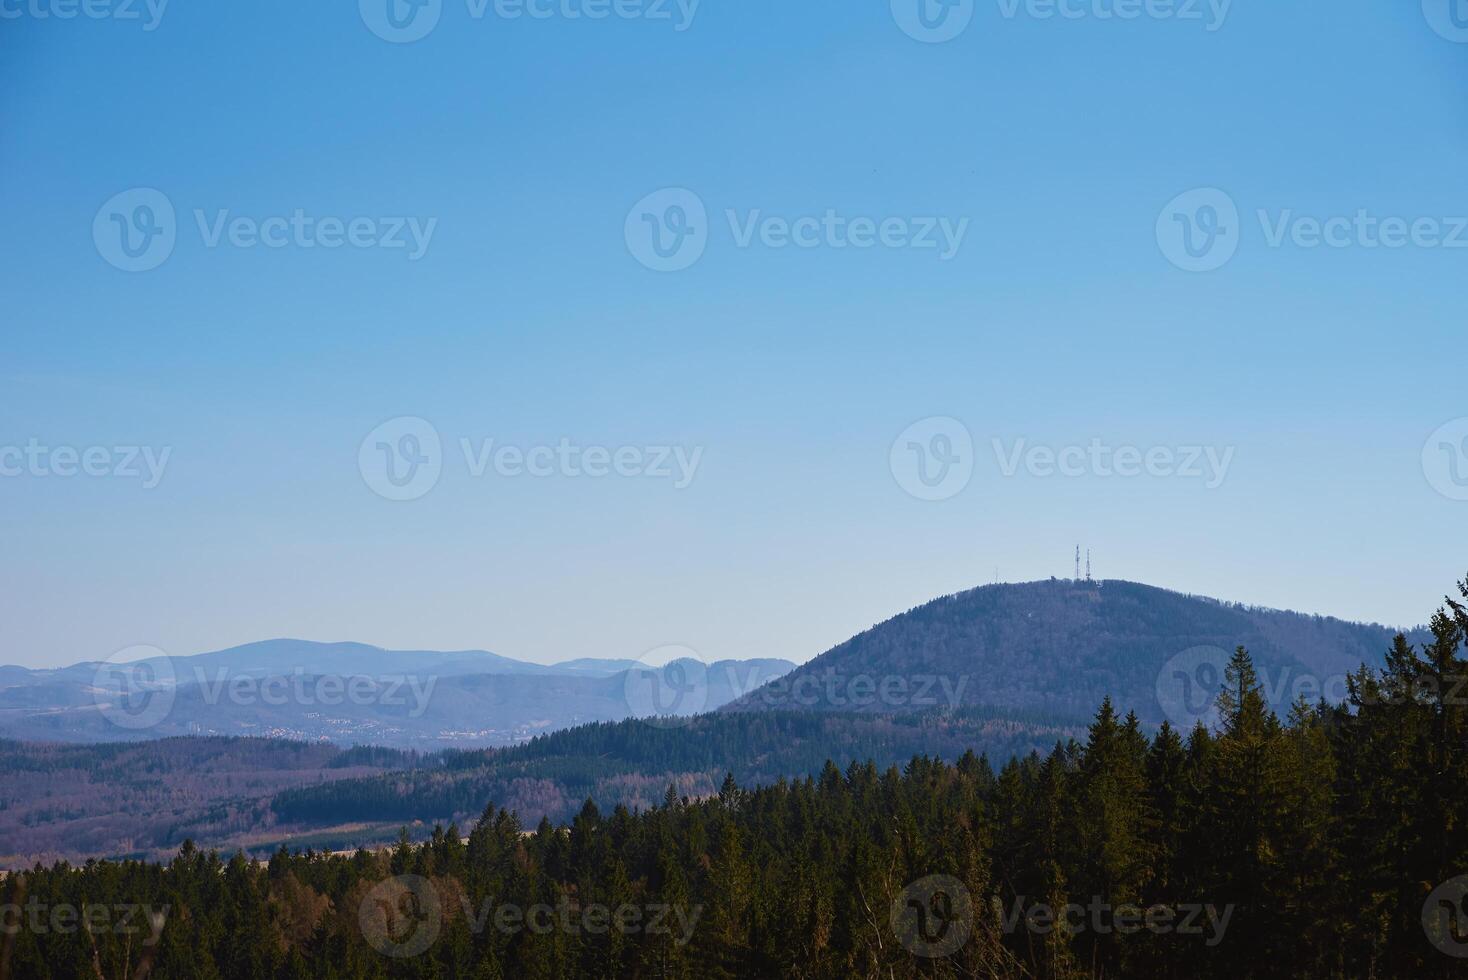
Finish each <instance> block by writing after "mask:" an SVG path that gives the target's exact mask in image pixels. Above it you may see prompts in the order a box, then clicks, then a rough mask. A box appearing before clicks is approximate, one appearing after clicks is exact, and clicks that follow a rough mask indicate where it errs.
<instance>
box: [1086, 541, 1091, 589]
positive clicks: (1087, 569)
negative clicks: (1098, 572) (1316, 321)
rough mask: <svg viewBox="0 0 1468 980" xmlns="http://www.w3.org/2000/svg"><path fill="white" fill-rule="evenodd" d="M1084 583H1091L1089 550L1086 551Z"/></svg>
mask: <svg viewBox="0 0 1468 980" xmlns="http://www.w3.org/2000/svg"><path fill="white" fill-rule="evenodd" d="M1086 581H1087V582H1089V581H1091V549H1090V548H1087V549H1086Z"/></svg>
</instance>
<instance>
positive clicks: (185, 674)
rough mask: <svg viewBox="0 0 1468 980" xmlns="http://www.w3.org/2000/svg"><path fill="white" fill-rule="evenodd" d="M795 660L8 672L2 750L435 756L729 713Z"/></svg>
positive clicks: (363, 655) (181, 660)
mask: <svg viewBox="0 0 1468 980" xmlns="http://www.w3.org/2000/svg"><path fill="white" fill-rule="evenodd" d="M793 666H794V665H793V664H791V663H790V662H788V661H784V660H768V659H763V660H748V661H732V660H731V661H721V662H719V663H715V664H710V665H705V664H702V663H697V662H693V661H675V662H674V663H671V664H667V665H664V666H662V667H661V668H657V669H652V668H648V667H645V666H642V665H640V664H638V662H637V661H633V660H606V659H580V660H573V661H569V662H567V663H564V664H551V665H545V664H532V663H527V662H525V661H520V660H513V659H511V658H509V657H503V656H500V655H498V654H493V653H488V652H486V651H483V650H458V651H433V650H384V649H382V648H380V647H374V646H369V645H367V644H362V643H313V642H309V641H304V640H290V639H281V640H268V641H263V642H260V643H250V644H246V645H244V646H238V647H231V648H230V649H227V650H219V651H214V652H211V653H203V654H198V655H196V656H190V657H169V658H161V657H160V658H152V659H147V660H140V661H135V662H132V663H129V664H126V665H120V666H119V665H111V664H105V663H99V662H86V663H80V664H73V665H71V666H69V667H63V668H57V669H53V670H28V669H26V668H21V667H5V668H0V736H4V737H8V738H15V739H24V740H29V741H49V742H109V741H119V740H138V739H153V738H167V737H172V736H180V735H233V736H266V737H270V738H289V739H297V740H302V741H331V742H335V743H338V744H341V745H351V744H367V743H371V744H378V745H389V746H396V747H413V748H420V749H435V748H440V747H443V746H448V745H452V746H464V747H475V746H489V745H511V744H514V743H516V742H521V741H524V740H526V739H528V738H530V737H531V736H533V735H535V734H537V733H541V732H547V731H553V730H555V729H559V728H566V727H569V726H572V725H577V724H583V723H587V722H596V721H617V720H621V719H623V718H628V717H633V716H641V715H658V714H666V715H688V714H693V713H697V712H700V711H705V710H712V709H714V708H717V707H719V706H721V705H723V704H725V703H727V702H729V701H731V700H733V699H734V698H735V697H738V696H739V695H742V694H745V693H747V692H748V691H750V690H753V689H754V688H756V687H758V686H760V685H761V684H763V683H765V682H766V681H769V680H772V679H774V678H776V677H779V676H780V675H781V674H783V673H785V672H786V671H788V670H790V669H791V668H793Z"/></svg>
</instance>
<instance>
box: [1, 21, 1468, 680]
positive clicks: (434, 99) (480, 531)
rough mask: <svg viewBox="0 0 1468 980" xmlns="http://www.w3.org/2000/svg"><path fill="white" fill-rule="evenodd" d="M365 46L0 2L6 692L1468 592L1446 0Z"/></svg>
mask: <svg viewBox="0 0 1468 980" xmlns="http://www.w3.org/2000/svg"><path fill="white" fill-rule="evenodd" d="M388 2H389V0H363V3H362V5H360V7H359V6H358V5H354V4H351V3H348V2H335V3H301V2H299V0H295V2H285V0H254V2H251V3H241V4H228V5H222V4H183V3H177V4H169V5H167V6H166V7H164V8H163V9H162V10H161V16H159V14H160V11H159V9H158V8H157V6H156V0H155V6H154V7H153V8H152V9H151V10H150V8H149V7H147V6H146V5H145V4H144V3H143V2H142V0H138V2H137V3H130V4H127V5H126V6H122V5H121V0H113V2H112V4H111V5H109V4H108V2H107V0H92V3H93V4H94V6H92V7H90V8H89V9H91V10H92V11H93V12H95V13H98V14H105V15H106V16H98V17H87V16H78V17H75V18H70V19H62V18H60V17H58V16H56V15H57V14H59V13H65V12H70V11H71V8H70V7H69V6H68V4H67V0H4V3H3V4H0V13H3V14H4V15H5V16H4V18H0V83H3V90H4V92H5V95H4V96H3V97H0V174H3V180H0V222H3V225H4V227H5V228H6V229H7V233H6V234H5V235H3V236H0V270H3V271H0V276H3V296H4V302H3V311H0V340H3V346H0V473H3V474H4V475H0V662H12V663H21V664H27V665H53V664H60V663H65V662H71V661H75V660H79V659H92V658H100V657H105V656H107V655H109V654H111V653H113V652H114V651H116V650H118V649H120V648H123V647H128V646H131V645H134V644H153V645H156V646H158V647H161V648H163V649H164V650H167V651H168V652H170V653H175V654H188V653H195V652H199V651H203V650H208V649H214V648H218V647H223V646H228V645H232V644H235V643H240V642H245V641H249V640H253V639H260V638H266V637H273V636H300V637H306V638H312V639H322V640H337V639H355V640H362V641H366V642H371V643H377V644H381V645H385V646H401V647H434V648H460V647H464V648H467V647H482V648H487V649H491V650H494V651H496V652H499V653H503V654H506V655H510V656H516V657H522V658H526V659H534V660H543V661H546V660H556V659H562V658H567V657H575V656H619V657H620V656H633V657H635V656H638V655H639V654H641V653H643V652H644V651H647V650H649V649H651V648H655V647H660V646H663V645H665V644H684V645H686V646H688V647H691V648H693V649H694V650H697V651H699V652H700V653H701V654H702V655H704V656H705V657H708V658H719V657H731V656H783V657H789V658H792V659H795V660H804V659H807V658H809V657H811V656H813V655H815V654H817V653H819V652H821V651H822V650H824V649H825V648H827V647H829V646H831V645H832V644H834V643H836V642H839V641H841V640H843V639H845V638H846V637H847V636H849V635H850V634H852V633H854V632H856V631H858V630H860V629H863V628H865V627H866V626H868V625H870V624H872V623H873V622H876V621H879V620H881V619H884V618H886V617H887V616H889V615H891V614H894V613H896V612H899V611H901V610H903V609H906V608H908V607H910V606H913V605H916V604H918V603H920V602H922V601H924V600H926V599H928V598H931V597H933V596H935V595H938V594H941V593H945V592H951V591H955V590H960V589H964V588H968V587H971V586H974V585H978V584H982V583H986V582H990V581H993V580H994V578H995V576H996V574H997V575H998V576H999V577H1000V578H1002V579H1004V580H1009V581H1017V580H1025V579H1034V578H1041V577H1046V576H1049V575H1068V574H1070V571H1071V561H1072V550H1073V548H1074V546H1075V544H1076V543H1077V542H1080V543H1081V544H1082V545H1083V546H1087V547H1090V548H1092V549H1093V550H1094V553H1095V561H1096V573H1097V574H1098V576H1104V577H1111V578H1127V579H1133V580H1139V581H1144V582H1148V583H1153V584H1157V585H1163V586H1167V587H1171V588H1175V589H1180V590H1185V591H1191V592H1200V593H1205V594H1211V595H1216V596H1220V597H1223V598H1227V599H1236V600H1243V601H1250V602H1258V603H1263V604H1268V605H1273V606H1280V607H1287V608H1296V609H1302V610H1306V611H1314V612H1326V613H1331V614H1336V615H1341V616H1345V617H1350V618H1362V619H1373V620H1378V621H1384V622H1389V623H1395V624H1406V623H1415V622H1420V621H1423V620H1425V619H1426V618H1427V616H1428V615H1429V614H1430V613H1431V611H1432V609H1433V607H1434V605H1435V603H1436V600H1437V599H1438V598H1439V597H1440V596H1441V595H1442V593H1443V592H1444V591H1446V590H1447V589H1448V588H1449V587H1450V586H1451V585H1452V583H1453V581H1454V579H1455V578H1457V577H1461V576H1462V575H1463V573H1464V572H1465V571H1468V553H1465V551H1464V549H1463V542H1464V534H1463V530H1464V528H1465V526H1468V501H1463V500H1458V499H1454V498H1455V497H1468V489H1465V488H1468V455H1465V452H1464V449H1465V444H1464V438H1465V437H1468V423H1460V424H1458V425H1455V426H1449V428H1447V429H1445V430H1443V432H1441V433H1439V434H1437V435H1434V432H1435V430H1438V428H1439V427H1440V426H1442V425H1444V424H1445V423H1449V422H1451V421H1452V420H1455V419H1461V418H1463V417H1465V416H1468V397H1465V394H1464V387H1463V382H1462V377H1461V375H1462V367H1461V362H1462V358H1463V342H1464V338H1465V323H1464V317H1465V305H1464V302H1463V284H1464V282H1465V270H1468V247H1456V248H1454V247H1450V246H1451V245H1454V244H1456V245H1458V246H1468V219H1460V220H1455V218H1456V217H1457V216H1463V215H1468V198H1465V196H1464V194H1463V187H1464V182H1463V175H1464V173H1465V172H1468V108H1465V107H1468V98H1465V96H1468V43H1463V42H1465V41H1468V28H1459V27H1458V26H1457V24H1456V22H1455V21H1454V20H1452V19H1451V18H1450V16H1449V13H1448V6H1447V0H1442V2H1441V4H1438V3H1436V0H1428V2H1427V4H1426V5H1425V7H1419V4H1418V2H1417V0H1410V2H1402V3H1383V2H1380V0H1341V2H1337V3H1334V4H1330V5H1329V9H1328V10H1327V8H1326V7H1324V6H1321V5H1320V4H1282V3H1279V2H1277V0H1269V2H1265V0H1235V2H1234V3H1232V4H1231V5H1227V6H1226V7H1222V6H1219V5H1217V4H1215V5H1214V6H1211V7H1210V6H1209V4H1208V3H1207V2H1206V0H1204V2H1202V3H1198V4H1197V5H1193V4H1192V0H1178V2H1177V3H1168V2H1164V0H1155V2H1154V3H1152V4H1151V5H1144V4H1141V3H1137V4H1136V5H1135V6H1130V7H1129V6H1128V0H1119V3H1118V0H1095V2H1093V0H1064V2H1063V3H1062V4H1061V7H1060V8H1059V9H1060V10H1063V11H1065V12H1066V13H1067V14H1068V15H1069V16H1060V15H1059V13H1057V14H1056V15H1055V16H1053V17H1047V16H1045V14H1046V13H1047V11H1052V10H1053V9H1055V8H1053V7H1051V6H1046V5H1045V3H1044V0H1033V2H1028V3H1026V2H1019V0H965V2H961V3H960V4H959V5H958V6H956V7H954V8H952V9H948V10H947V11H946V18H947V19H946V20H945V19H944V16H945V10H944V8H942V7H939V6H938V5H937V0H927V2H928V3H929V4H930V6H928V7H926V8H924V9H922V10H919V9H918V8H917V7H916V3H917V0H895V2H894V3H892V4H890V5H889V3H888V0H872V2H869V3H865V4H853V3H851V2H849V0H800V2H790V0H780V2H758V0H740V2H737V3H736V2H731V0H704V2H703V3H701V4H698V5H696V9H691V8H690V7H689V6H688V5H687V4H686V3H685V5H684V6H682V7H679V6H678V5H677V4H676V3H674V2H672V0H669V2H667V3H664V2H663V0H619V2H618V4H617V6H615V7H613V6H612V5H611V4H610V3H609V2H605V0H554V3H552V2H550V0H534V2H533V4H532V6H533V7H534V9H535V11H536V12H537V13H538V14H544V15H545V16H537V17H531V16H528V15H524V16H518V17H515V16H511V15H512V14H515V13H517V12H519V11H522V10H524V9H526V8H525V6H524V4H522V3H518V2H515V0H501V3H500V4H499V5H498V6H496V5H495V3H493V2H491V3H490V4H489V5H488V6H487V7H485V6H482V5H480V4H479V2H478V0H441V5H440V4H439V3H437V2H433V0H429V6H427V7H424V8H422V9H415V8H413V7H411V6H410V5H409V4H408V3H407V0H392V2H393V3H394V6H393V7H392V8H389V7H388V6H387V4H388ZM1016 3H1017V5H1016ZM1118 7H1119V8H1120V10H1121V12H1136V11H1140V13H1141V15H1140V16H1139V17H1136V18H1133V19H1126V18H1122V17H1119V16H1108V15H1113V14H1116V13H1117V12H1118ZM598 11H612V15H611V16H608V17H605V18H602V19H593V18H591V17H589V16H585V15H586V14H588V13H589V12H590V13H595V12H598ZM1149 11H1150V12H1151V13H1150V14H1149ZM690 13H691V15H692V16H691V19H690V16H689V15H690ZM42 14H50V15H51V16H41V15H42ZM573 14H581V15H583V16H579V17H573V16H571V15H573ZM1164 14H1170V16H1163V15H1164ZM129 15H136V17H131V18H130V16H129ZM662 15H666V16H665V17H664V16H662ZM1194 15H1196V16H1194ZM435 17H436V18H437V19H436V20H434V18H435ZM395 25H396V26H395ZM149 27H151V28H152V29H148V28H149ZM430 28H431V29H430ZM680 28H681V29H680ZM424 31H427V33H426V34H424V36H422V37H421V38H420V39H418V40H416V41H411V42H409V43H402V42H404V41H405V40H406V39H407V38H408V37H410V36H412V35H415V34H418V33H422V32H424ZM948 35H952V36H951V37H949V39H948V40H946V41H941V43H932V42H938V41H939V39H940V38H942V37H945V36H948ZM670 188H672V189H681V190H671V191H670V190H668V189H670ZM1210 188H1211V189H1216V191H1209V190H1204V191H1203V192H1202V193H1190V192H1197V191H1199V190H1200V189H1210ZM139 189H151V191H148V190H139ZM119 195H120V196H119ZM649 195H651V197H649ZM1180 195H1188V196H1183V197H1181V198H1180V197H1179V196H1180ZM1230 208H1234V209H1236V211H1237V215H1235V214H1233V213H1231V211H1230ZM168 209H171V210H172V211H173V216H172V218H171V220H170V216H169V215H168V213H167V210H168ZM1260 211H1263V212H1265V214H1264V216H1263V218H1261V217H1260V215H1259V212H1260ZM298 212H299V215H298ZM730 212H732V217H731V214H730ZM240 218H243V219H247V220H246V221H243V222H240V221H237V220H236V219H240ZM802 218H807V219H814V220H808V221H805V222H800V221H799V220H798V219H802ZM270 219H275V220H273V221H272V220H270ZM353 219H366V220H365V221H358V222H357V223H356V224H355V225H353V224H351V223H352V221H353ZM408 219H411V220H408ZM771 219H773V220H771ZM1301 219H1307V220H1303V221H1302V220H1301ZM1308 219H1314V220H1315V221H1317V222H1319V225H1314V226H1312V224H1311V223H1310V220H1308ZM1328 219H1342V220H1338V221H1335V222H1334V223H1331V224H1329V225H1326V222H1327V220H1328ZM1385 219H1397V220H1396V221H1395V222H1393V221H1387V222H1386V224H1382V222H1383V221H1384V220H1385ZM782 222H783V224H782ZM349 226H350V228H349ZM654 231H657V232H658V240H657V241H656V242H654V241H653V238H652V235H653V232H654ZM349 235H350V237H351V238H352V239H353V240H354V241H355V244H352V243H350V242H348V241H347V238H348V236H349ZM261 237H263V238H264V239H265V240H267V241H268V242H269V244H262V243H261V241H260V239H261ZM1321 237H1329V238H1330V239H1331V241H1332V243H1333V244H1329V245H1327V244H1320V243H1319V239H1320V238H1321ZM792 239H796V240H798V242H799V244H794V243H792ZM1391 245H1394V246H1397V247H1388V246H1391ZM331 246H337V247H331ZM929 246H932V247H929ZM1373 246H1375V247H1373ZM1190 249H1191V251H1190ZM149 266H152V267H151V268H148V267H149ZM678 266H686V267H683V268H675V267H678ZM1213 266H1218V267H1217V268H1212V269H1211V271H1195V270H1199V269H1208V268H1210V267H1213ZM659 268H663V269H668V268H673V271H658V270H659ZM130 269H131V270H140V271H129V270H130ZM405 417H406V418H415V419H422V420H424V421H425V422H426V423H427V425H426V427H425V426H424V425H422V424H420V423H416V422H414V423H406V422H392V421H390V420H394V419H400V418H405ZM932 418H948V419H954V420H957V422H958V423H961V426H956V425H955V424H954V423H952V422H941V421H940V422H922V421H921V420H925V419H932ZM384 423H387V424H386V425H385V426H384V427H383V428H382V429H381V430H380V431H377V432H376V433H375V434H373V435H371V436H370V437H369V433H374V430H375V429H377V428H378V427H379V426H383V425H384ZM914 423H918V424H917V426H916V428H914V429H913V430H912V431H910V432H906V431H905V430H908V429H909V426H913V425H914ZM434 436H436V437H437V439H438V443H439V449H438V450H437V451H436V452H435V451H434V449H433V446H432V444H431V443H432V439H433V437H434ZM965 436H966V437H967V438H969V439H971V440H972V449H969V448H967V447H966V446H965V445H964V443H963V440H964V438H965ZM464 440H467V442H468V446H469V452H468V453H467V456H466V453H465V450H464V443H463V441H464ZM488 440H494V442H493V444H492V445H491V446H490V447H489V454H488V455H483V450H484V448H485V445H486V443H487V442H488ZM995 440H998V447H997V449H996V446H995ZM504 446H509V447H512V449H513V450H516V451H519V452H520V453H522V454H524V456H523V458H521V459H520V462H519V464H518V465H517V462H516V460H517V457H516V455H515V453H514V452H512V453H510V454H499V455H496V453H497V452H498V451H499V450H500V449H501V448H502V447H504ZM128 447H138V452H137V454H136V458H135V459H130V457H131V456H133V451H132V450H131V449H130V448H128ZM535 447H544V448H542V449H541V450H539V451H537V450H536V449H535ZM914 447H917V448H914ZM1036 447H1040V451H1039V453H1038V454H1034V453H1031V450H1033V449H1035V448H1036ZM1068 447H1069V448H1068ZM1193 447H1196V448H1193ZM58 448H61V449H62V451H61V452H57V450H58ZM144 448H146V449H147V451H148V454H151V455H148V454H144V453H143V452H142V450H143V449H144ZM67 449H69V450H74V451H75V455H74V457H73V456H72V455H71V454H70V453H68V452H67V451H66V450H67ZM588 449H590V450H592V451H591V452H590V453H589V454H588V453H587V450H588ZM675 449H676V450H677V451H678V452H681V454H682V455H681V456H679V455H678V453H675V452H674V450H675ZM88 450H92V451H93V452H92V453H91V455H90V456H88V455H87V451H88ZM1204 450H1211V451H1212V453H1213V455H1212V457H1211V459H1210V457H1209V455H1208V454H1207V452H1205V451H1204ZM920 452H921V453H922V454H924V456H923V457H921V458H920V456H919V453H920ZM1047 452H1053V453H1055V454H1056V455H1057V459H1056V460H1055V461H1054V462H1053V463H1052V462H1047V460H1048V457H1047V455H1046V453H1047ZM165 453H166V455H165ZM1118 454H1119V455H1118ZM1194 457H1196V459H1195V458H1194ZM680 460H681V463H680V462H679V461H680ZM945 460H946V462H947V463H948V464H949V465H948V468H947V470H946V471H945V469H944V463H945ZM1424 460H1425V461H1426V463H1425V464H1424ZM415 461H416V463H417V466H418V468H417V469H416V470H415V469H413V468H412V466H413V465H414V463H415ZM389 464H391V466H392V468H391V470H389V469H388V466H389ZM919 464H921V468H919ZM587 467H590V468H591V469H592V470H596V471H600V470H602V469H605V470H606V471H607V474H608V475H605V476H601V477H593V476H589V475H587V472H586V470H587ZM680 467H681V468H680ZM1118 467H1120V468H1121V469H1123V470H1125V471H1127V472H1131V471H1133V470H1135V471H1136V472H1137V475H1132V476H1126V475H1119V474H1117V473H1116V470H1117V468H1118ZM84 468H90V469H91V470H92V471H93V472H94V473H98V474H105V475H91V476H89V475H86V473H85V472H82V470H83V469H84ZM532 468H533V469H534V470H535V471H536V472H538V473H541V474H549V475H538V476H537V475H532V474H531V473H530V472H529V470H530V469H532ZM73 470H76V471H77V472H76V473H75V475H66V474H67V473H70V472H72V471H73ZM619 470H620V471H621V472H622V473H623V474H633V475H617V473H618V471H619ZM476 471H477V473H476ZM970 471H971V477H970V478H969V479H968V480H967V482H966V483H965V482H964V478H965V476H966V475H968V474H969V473H970ZM134 473H135V474H137V475H130V474H134ZM923 477H927V478H928V480H927V482H924V480H923ZM155 478H156V479H155ZM394 480H397V482H398V483H401V484H402V486H397V485H395V483H394V482H393V481H394ZM154 483H156V485H151V484H154ZM683 484H686V485H683ZM930 484H931V485H930ZM1435 486H1436V487H1437V488H1438V489H1435ZM424 491H426V492H424ZM392 496H412V497H414V498H415V499H411V500H392V499H388V498H389V497H392ZM924 497H939V498H942V499H936V500H935V499H921V498H924Z"/></svg>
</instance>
